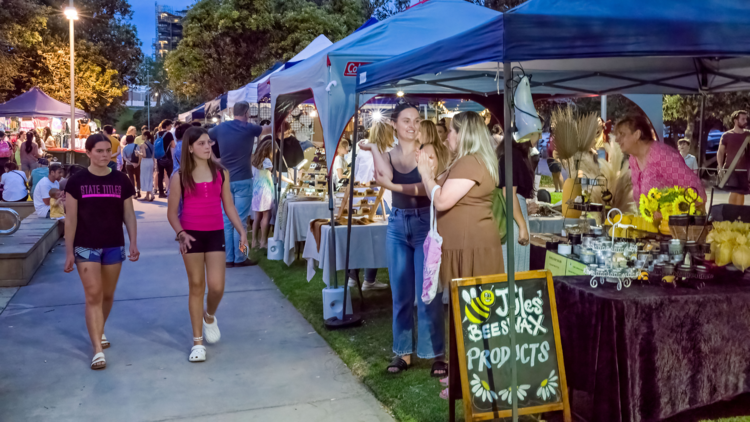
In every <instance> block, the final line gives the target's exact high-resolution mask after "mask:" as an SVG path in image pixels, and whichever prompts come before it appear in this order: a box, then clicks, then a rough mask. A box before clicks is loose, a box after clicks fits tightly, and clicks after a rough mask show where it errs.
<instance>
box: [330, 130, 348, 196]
mask: <svg viewBox="0 0 750 422" xmlns="http://www.w3.org/2000/svg"><path fill="white" fill-rule="evenodd" d="M348 152H349V141H347V140H346V139H342V140H341V141H339V147H338V149H336V158H334V159H333V185H334V186H336V185H338V183H339V180H341V179H343V178H344V170H345V169H346V168H347V167H348V165H347V163H346V160H344V156H345V155H346V154H347V153H348Z"/></svg>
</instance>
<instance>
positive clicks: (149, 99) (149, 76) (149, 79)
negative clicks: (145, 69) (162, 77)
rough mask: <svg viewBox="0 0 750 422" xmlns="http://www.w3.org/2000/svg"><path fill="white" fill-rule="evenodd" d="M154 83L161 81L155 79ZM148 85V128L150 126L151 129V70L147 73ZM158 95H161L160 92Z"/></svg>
mask: <svg viewBox="0 0 750 422" xmlns="http://www.w3.org/2000/svg"><path fill="white" fill-rule="evenodd" d="M153 83H155V84H158V83H159V81H154V82H153ZM146 85H147V86H146V92H147V96H146V98H147V99H148V104H147V107H148V108H147V114H148V128H149V130H151V72H149V73H148V74H147V75H146ZM156 96H157V97H158V96H159V93H158V92H157V93H156Z"/></svg>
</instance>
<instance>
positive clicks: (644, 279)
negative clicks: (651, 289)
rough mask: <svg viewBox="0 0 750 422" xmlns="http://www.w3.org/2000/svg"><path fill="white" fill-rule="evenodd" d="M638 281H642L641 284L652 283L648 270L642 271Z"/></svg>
mask: <svg viewBox="0 0 750 422" xmlns="http://www.w3.org/2000/svg"><path fill="white" fill-rule="evenodd" d="M638 281H640V282H641V284H650V283H649V282H648V272H646V271H641V275H639V276H638Z"/></svg>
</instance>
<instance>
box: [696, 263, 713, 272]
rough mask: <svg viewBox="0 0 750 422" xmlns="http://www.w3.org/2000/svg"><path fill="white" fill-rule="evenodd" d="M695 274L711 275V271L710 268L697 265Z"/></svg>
mask: <svg viewBox="0 0 750 422" xmlns="http://www.w3.org/2000/svg"><path fill="white" fill-rule="evenodd" d="M695 272H697V273H700V274H709V273H710V271H708V267H706V266H703V265H696V266H695Z"/></svg>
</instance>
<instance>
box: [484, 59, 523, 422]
mask: <svg viewBox="0 0 750 422" xmlns="http://www.w3.org/2000/svg"><path fill="white" fill-rule="evenodd" d="M512 78H513V75H512V73H511V63H510V62H505V63H503V84H504V86H505V87H504V90H503V102H504V112H503V116H504V119H505V127H506V130H505V142H504V143H503V152H504V156H503V159H504V160H505V192H507V195H506V196H505V209H506V210H508V213H509V212H510V210H512V209H513V201H515V200H516V198H514V197H513V149H512V148H513V144H512V142H513V132H514V129H513V127H514V125H513V109H512V108H511V104H512V102H513V92H512V91H511V89H510V85H509V83H510V81H511V79H512ZM506 222H507V226H506V233H507V236H506V244H507V245H508V248H507V249H508V253H507V257H508V262H506V263H505V268H506V269H507V272H508V306H509V307H510V309H509V311H508V314H509V315H510V326H511V327H515V326H516V317H515V307H516V306H515V304H516V277H515V271H516V268H515V261H514V260H515V253H514V252H515V251H514V247H515V244H516V242H515V240H514V239H513V229H514V226H513V224H514V220H513V219H512V218H506ZM515 355H516V330H510V357H509V359H510V363H511V367H510V368H511V370H510V374H511V375H510V379H511V381H510V385H518V367H517V366H518V365H517V363H516V356H515ZM491 381H492V380H490V382H491ZM490 386H491V387H494V386H492V382H491V384H490ZM512 396H513V412H512V414H513V422H518V398H517V397H516V395H515V394H512Z"/></svg>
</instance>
